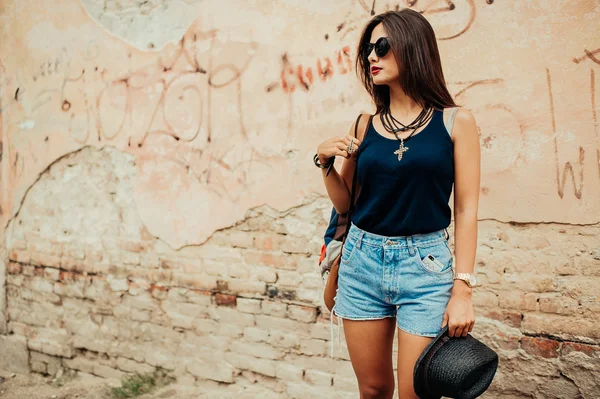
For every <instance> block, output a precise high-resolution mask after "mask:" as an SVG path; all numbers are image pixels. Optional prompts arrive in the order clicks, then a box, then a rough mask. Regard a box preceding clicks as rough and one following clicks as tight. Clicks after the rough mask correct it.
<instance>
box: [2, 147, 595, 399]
mask: <svg viewBox="0 0 600 399" xmlns="http://www.w3.org/2000/svg"><path fill="white" fill-rule="evenodd" d="M135 175H136V167H135V164H134V162H133V160H132V158H131V157H129V156H127V155H124V154H122V153H121V152H119V151H117V150H112V149H104V150H95V149H91V148H85V149H83V150H81V151H79V152H77V153H74V154H72V155H70V156H68V157H65V158H63V159H61V160H59V161H58V162H56V163H55V164H53V165H52V166H51V168H50V169H49V170H48V171H47V172H46V173H44V174H43V175H42V176H41V178H40V179H39V181H38V182H37V183H36V184H35V185H34V186H33V187H32V188H31V189H30V191H29V192H28V194H27V195H26V197H25V199H24V201H23V204H22V206H21V208H20V211H19V213H18V215H17V216H16V217H15V218H14V219H13V220H12V221H11V224H10V226H9V229H8V230H7V235H6V240H5V245H6V251H7V253H8V259H7V260H6V263H7V265H6V289H7V314H8V331H9V333H10V334H12V336H11V335H9V336H8V337H9V338H10V339H20V340H21V341H22V340H25V341H26V347H27V350H28V359H29V360H28V362H29V368H30V370H32V371H35V372H40V373H49V374H55V373H56V372H57V371H58V370H59V369H60V368H67V369H74V370H79V371H80V372H83V373H91V374H95V375H99V376H103V377H107V378H119V377H121V376H123V375H124V374H126V373H131V372H135V371H140V372H144V371H149V370H152V369H153V368H155V367H160V368H163V369H166V370H168V371H170V372H171V373H172V374H173V375H175V376H177V377H178V378H179V379H181V380H188V381H193V380H201V381H208V380H210V381H214V382H221V383H235V382H236V381H239V380H240V379H248V380H251V381H257V382H259V383H261V384H265V385H267V386H269V387H270V388H271V389H273V390H275V391H276V392H281V395H282V397H285V395H289V396H290V397H298V398H305V397H312V398H314V397H322V396H323V395H325V394H327V395H328V397H349V396H351V395H352V394H351V393H355V392H356V382H355V378H354V374H353V371H352V367H351V364H350V362H349V358H348V353H347V349H346V347H345V345H344V343H343V338H342V347H341V348H340V349H338V348H336V350H335V357H334V359H330V358H329V357H328V354H329V346H328V345H329V333H330V332H329V314H328V313H327V311H326V310H324V309H325V308H324V307H322V306H321V294H322V288H323V287H322V283H321V280H320V276H319V273H318V267H317V264H316V261H317V258H318V254H319V249H320V236H321V235H322V232H323V231H324V228H325V221H326V219H327V216H328V214H329V211H330V209H331V208H330V206H331V205H330V202H329V201H328V200H327V199H325V198H317V199H315V200H314V201H313V202H310V203H309V204H308V205H305V206H302V207H299V208H295V209H292V210H290V211H289V212H284V213H278V212H275V211H273V210H272V209H269V208H268V207H265V208H264V209H258V210H254V211H252V212H250V213H249V214H248V218H247V219H246V220H245V221H244V222H243V223H240V224H239V225H237V226H235V227H232V228H230V229H227V230H223V231H219V232H217V233H215V234H214V235H213V236H212V237H211V238H210V239H209V240H208V241H207V242H206V243H204V244H202V245H198V246H188V247H184V248H182V249H181V250H178V251H175V250H173V249H171V248H170V247H168V246H167V245H165V244H164V242H161V241H160V240H158V239H156V238H155V237H152V236H151V235H149V234H148V233H147V231H146V230H145V228H144V226H143V225H142V223H141V221H140V219H139V218H138V217H136V211H135V209H136V208H135V203H134V202H133V201H132V195H131V193H132V192H133V190H134V189H135V187H134V184H135ZM215 211H218V210H215ZM479 227H480V234H479V252H478V262H477V266H476V271H477V273H478V278H479V281H480V282H481V287H479V288H477V289H476V290H475V293H474V303H475V306H476V316H477V321H476V328H475V330H474V335H475V336H476V337H478V338H479V339H482V340H483V341H484V342H486V343H487V344H488V345H490V346H492V347H493V348H494V349H495V350H496V351H497V352H498V353H499V355H500V368H499V371H498V374H497V376H496V379H495V380H494V383H493V385H492V387H491V388H490V390H489V391H488V392H487V393H486V395H485V397H490V398H496V397H498V398H500V397H502V398H508V397H536V398H578V397H583V398H593V397H597V396H598V395H597V394H598V393H599V392H600V382H599V379H598V375H600V347H599V346H598V344H599V343H600V330H599V329H598V325H600V323H599V318H600V307H599V303H600V302H599V301H598V292H599V290H598V287H599V286H600V243H599V241H598V235H599V233H600V226H597V225H596V226H585V227H584V226H567V225H554V224H537V225H536V224H531V225H516V224H505V223H499V222H495V221H482V222H480V225H479ZM11 337H12V338H11ZM7 339H8V338H7ZM0 342H1V341H0ZM15 348H16V347H15Z"/></svg>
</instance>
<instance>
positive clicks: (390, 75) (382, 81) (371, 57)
mask: <svg viewBox="0 0 600 399" xmlns="http://www.w3.org/2000/svg"><path fill="white" fill-rule="evenodd" d="M381 38H385V39H383V40H380V39H381ZM386 39H387V40H388V43H389V38H388V37H387V34H386V32H385V29H384V28H383V24H381V23H380V24H378V25H377V26H375V28H374V29H373V32H372V33H371V40H370V42H369V43H371V47H372V50H371V52H370V53H369V54H368V56H367V61H368V65H369V70H370V72H371V78H372V79H373V84H376V85H389V84H390V83H392V82H398V80H399V77H400V73H399V71H398V63H397V62H396V59H395V57H394V54H393V53H392V49H391V48H390V47H389V46H386V45H385V43H384V41H385V40H386ZM378 40H380V41H379V42H378ZM375 44H377V45H375ZM374 45H375V46H374ZM377 48H379V51H377ZM386 48H387V53H386V54H385V55H382V56H378V55H377V53H378V52H379V54H381V53H382V51H383V52H385V49H386ZM367 51H368V49H367Z"/></svg>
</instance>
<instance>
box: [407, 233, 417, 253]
mask: <svg viewBox="0 0 600 399" xmlns="http://www.w3.org/2000/svg"><path fill="white" fill-rule="evenodd" d="M406 242H407V244H408V253H409V254H410V256H414V255H415V248H414V247H415V243H414V241H413V236H408V237H406Z"/></svg>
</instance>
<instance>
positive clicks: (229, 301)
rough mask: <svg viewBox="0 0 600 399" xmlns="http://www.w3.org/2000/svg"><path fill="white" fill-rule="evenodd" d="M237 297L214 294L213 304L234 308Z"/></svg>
mask: <svg viewBox="0 0 600 399" xmlns="http://www.w3.org/2000/svg"><path fill="white" fill-rule="evenodd" d="M236 302H237V297H236V296H235V295H225V294H215V303H216V304H217V305H218V306H231V307H235V306H236Z"/></svg>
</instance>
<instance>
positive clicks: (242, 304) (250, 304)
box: [237, 298, 262, 314]
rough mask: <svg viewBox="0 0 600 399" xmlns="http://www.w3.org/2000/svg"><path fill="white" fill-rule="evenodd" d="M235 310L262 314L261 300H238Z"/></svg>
mask: <svg viewBox="0 0 600 399" xmlns="http://www.w3.org/2000/svg"><path fill="white" fill-rule="evenodd" d="M237 309H238V310H239V311H240V312H244V313H253V314H258V313H261V312H262V309H261V300H259V299H250V298H238V299H237Z"/></svg>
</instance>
